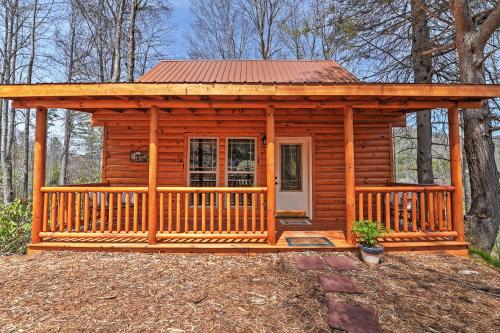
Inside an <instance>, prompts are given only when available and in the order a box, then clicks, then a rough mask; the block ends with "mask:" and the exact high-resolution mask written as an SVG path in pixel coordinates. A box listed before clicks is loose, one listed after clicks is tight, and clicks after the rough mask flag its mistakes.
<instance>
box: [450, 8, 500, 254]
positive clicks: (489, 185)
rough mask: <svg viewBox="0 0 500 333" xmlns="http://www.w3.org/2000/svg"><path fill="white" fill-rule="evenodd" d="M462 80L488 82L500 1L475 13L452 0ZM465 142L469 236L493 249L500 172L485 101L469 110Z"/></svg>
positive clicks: (499, 219)
mask: <svg viewBox="0 0 500 333" xmlns="http://www.w3.org/2000/svg"><path fill="white" fill-rule="evenodd" d="M450 9H451V12H452V13H453V17H454V19H455V20H454V25H455V36H456V37H455V43H456V48H457V53H458V59H459V68H460V80H461V82H462V83H474V84H483V83H485V69H484V62H485V53H484V50H485V47H486V44H487V43H488V40H489V39H490V38H491V36H492V35H493V33H494V32H495V31H496V30H497V29H498V28H499V27H500V3H496V4H493V5H490V6H488V7H485V8H483V10H482V11H481V12H479V13H475V14H474V13H472V12H471V8H470V4H469V2H468V1H467V0H450ZM462 117H463V119H464V144H465V147H464V148H465V154H466V157H467V165H468V168H469V175H470V183H471V197H472V202H471V207H470V209H469V211H468V212H467V214H466V233H467V237H468V240H469V241H470V242H471V243H472V244H473V245H474V246H475V247H478V248H480V249H482V250H485V251H491V249H492V248H493V245H494V243H495V239H496V237H497V234H498V230H499V226H500V184H499V179H500V175H499V172H498V169H497V166H496V163H495V153H494V143H493V139H492V131H491V130H492V126H491V118H492V114H491V112H490V110H489V108H488V107H487V106H486V105H485V106H484V107H483V108H481V109H472V110H466V111H464V112H463V115H462Z"/></svg>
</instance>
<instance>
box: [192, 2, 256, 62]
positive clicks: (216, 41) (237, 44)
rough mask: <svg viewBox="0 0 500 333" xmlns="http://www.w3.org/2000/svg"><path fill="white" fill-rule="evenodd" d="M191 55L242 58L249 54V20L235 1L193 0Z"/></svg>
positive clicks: (193, 56)
mask: <svg viewBox="0 0 500 333" xmlns="http://www.w3.org/2000/svg"><path fill="white" fill-rule="evenodd" d="M190 10H191V14H192V15H193V25H192V31H191V32H190V33H189V34H188V35H187V41H188V44H189V50H188V54H189V56H190V57H191V58H195V59H214V58H217V59H242V58H245V57H246V56H247V55H248V39H249V22H248V19H247V18H246V17H245V16H244V15H243V14H242V13H241V11H240V10H239V6H238V3H237V2H236V0H190Z"/></svg>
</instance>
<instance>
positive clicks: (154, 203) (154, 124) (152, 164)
mask: <svg viewBox="0 0 500 333" xmlns="http://www.w3.org/2000/svg"><path fill="white" fill-rule="evenodd" d="M159 118H160V110H159V109H158V108H157V107H156V106H153V107H151V108H150V109H149V183H148V192H149V193H148V243H149V244H156V242H157V238H156V232H157V230H158V198H157V187H158V132H159V129H158V127H159Z"/></svg>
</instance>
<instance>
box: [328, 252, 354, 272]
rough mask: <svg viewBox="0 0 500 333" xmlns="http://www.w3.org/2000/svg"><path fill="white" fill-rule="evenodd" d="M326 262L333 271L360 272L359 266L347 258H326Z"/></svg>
mask: <svg viewBox="0 0 500 333" xmlns="http://www.w3.org/2000/svg"><path fill="white" fill-rule="evenodd" d="M324 259H325V262H326V263H327V265H328V266H330V267H331V269H333V270H335V271H351V270H358V269H359V266H358V264H357V263H356V262H355V261H354V260H353V259H351V258H349V257H346V256H326V257H324Z"/></svg>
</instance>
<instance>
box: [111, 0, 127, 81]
mask: <svg viewBox="0 0 500 333" xmlns="http://www.w3.org/2000/svg"><path fill="white" fill-rule="evenodd" d="M124 12H125V0H121V1H120V6H119V8H118V14H117V15H116V23H115V37H114V41H113V66H112V75H111V81H112V82H118V81H120V58H121V57H120V55H121V36H122V25H123V14H124Z"/></svg>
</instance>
